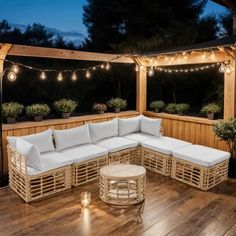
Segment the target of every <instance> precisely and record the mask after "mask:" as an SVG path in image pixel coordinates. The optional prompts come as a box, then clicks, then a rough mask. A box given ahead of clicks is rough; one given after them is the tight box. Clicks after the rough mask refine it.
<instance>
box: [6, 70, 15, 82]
mask: <svg viewBox="0 0 236 236" xmlns="http://www.w3.org/2000/svg"><path fill="white" fill-rule="evenodd" d="M7 79H8V80H9V81H11V82H14V81H15V80H16V73H15V72H14V71H9V72H8V74H7Z"/></svg>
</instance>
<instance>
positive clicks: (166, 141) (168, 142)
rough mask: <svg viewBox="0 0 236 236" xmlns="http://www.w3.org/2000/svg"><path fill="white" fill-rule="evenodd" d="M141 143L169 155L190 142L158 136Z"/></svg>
mask: <svg viewBox="0 0 236 236" xmlns="http://www.w3.org/2000/svg"><path fill="white" fill-rule="evenodd" d="M141 145H142V146H143V147H145V148H149V149H151V150H153V151H157V152H161V153H164V154H167V155H171V154H172V153H173V151H175V150H176V149H178V148H182V147H185V146H189V145H191V143H188V142H185V141H182V140H179V139H175V138H170V137H160V138H156V139H148V140H145V141H143V142H141Z"/></svg>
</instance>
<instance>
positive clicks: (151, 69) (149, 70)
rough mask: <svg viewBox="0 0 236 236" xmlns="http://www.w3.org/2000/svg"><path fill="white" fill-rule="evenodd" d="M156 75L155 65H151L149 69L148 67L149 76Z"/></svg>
mask: <svg viewBox="0 0 236 236" xmlns="http://www.w3.org/2000/svg"><path fill="white" fill-rule="evenodd" d="M153 75H154V69H153V67H152V66H151V67H150V68H149V69H148V76H149V77H152V76H153Z"/></svg>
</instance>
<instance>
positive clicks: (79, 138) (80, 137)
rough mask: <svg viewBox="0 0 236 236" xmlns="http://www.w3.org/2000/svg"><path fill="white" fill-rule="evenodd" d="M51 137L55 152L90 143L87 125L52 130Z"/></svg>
mask: <svg viewBox="0 0 236 236" xmlns="http://www.w3.org/2000/svg"><path fill="white" fill-rule="evenodd" d="M53 136H54V139H55V144H56V150H57V151H61V150H63V149H66V148H69V147H74V146H78V145H81V144H88V143H92V140H91V137H90V134H89V127H88V125H83V126H80V127H76V128H72V129H65V130H53Z"/></svg>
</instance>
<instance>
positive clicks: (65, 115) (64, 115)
mask: <svg viewBox="0 0 236 236" xmlns="http://www.w3.org/2000/svg"><path fill="white" fill-rule="evenodd" d="M61 115H62V118H63V119H68V118H70V115H71V113H70V112H64V113H62V114H61Z"/></svg>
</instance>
